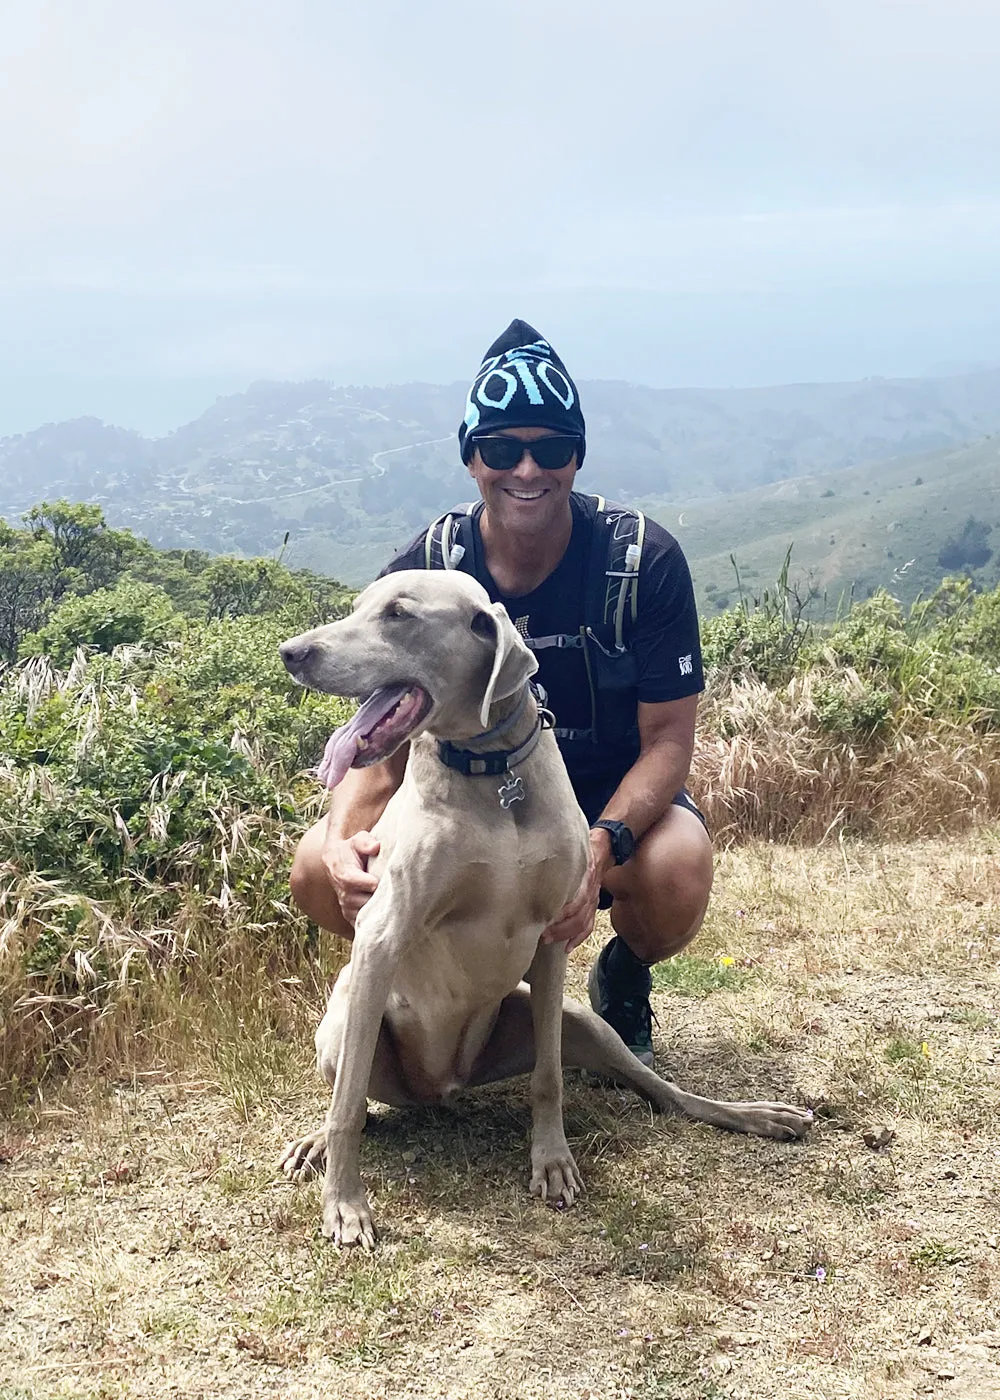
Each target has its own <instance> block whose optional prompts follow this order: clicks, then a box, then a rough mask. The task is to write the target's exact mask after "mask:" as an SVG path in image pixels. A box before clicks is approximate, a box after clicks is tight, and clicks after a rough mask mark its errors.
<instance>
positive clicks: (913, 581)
mask: <svg viewBox="0 0 1000 1400" xmlns="http://www.w3.org/2000/svg"><path fill="white" fill-rule="evenodd" d="M642 504H643V505H644V506H645V508H646V509H647V510H648V511H649V513H650V514H651V515H652V516H653V517H654V518H655V519H658V520H660V521H661V522H662V523H663V524H664V525H666V526H667V528H668V529H670V530H671V531H672V532H673V533H674V534H675V535H676V536H677V537H678V539H679V540H680V541H681V543H682V544H683V546H684V550H685V553H686V554H687V556H688V559H689V560H690V563H691V569H692V573H693V574H694V577H695V582H696V586H697V588H698V593H699V596H700V600H701V602H702V605H703V607H704V608H706V609H707V610H709V611H711V610H712V609H713V608H716V609H718V608H722V607H726V606H728V605H729V604H731V603H732V602H734V601H736V599H737V597H738V589H737V585H736V574H735V571H734V569H733V564H732V561H731V559H730V555H734V556H735V558H736V562H737V565H738V566H739V573H740V578H741V579H742V582H743V586H744V590H745V591H746V592H747V593H749V594H751V595H752V594H755V593H757V592H759V590H760V589H761V588H762V587H766V586H767V585H768V584H770V583H773V581H774V579H775V577H776V575H777V573H778V570H779V569H780V567H781V564H782V561H783V559H784V556H785V553H786V551H787V550H788V548H789V547H791V549H792V564H791V568H790V576H791V577H792V578H795V579H798V580H799V581H800V582H803V583H806V582H808V583H812V584H814V585H815V586H816V587H817V588H819V589H820V591H821V592H822V593H824V594H825V595H826V596H827V598H828V600H830V601H831V602H834V603H835V602H836V600H837V598H838V597H839V596H840V595H841V594H843V593H846V592H849V591H850V590H851V589H852V588H853V590H854V592H855V594H857V595H860V596H865V595H866V594H868V593H870V592H871V591H872V590H873V589H875V588H878V587H884V588H888V589H889V590H890V591H891V592H892V593H894V594H895V595H896V596H898V597H900V598H901V599H904V600H905V601H907V602H909V601H912V599H913V598H915V597H916V596H917V595H918V594H919V593H926V592H928V591H929V590H931V589H933V588H934V587H936V585H937V584H938V583H939V582H940V580H941V577H942V575H944V574H947V573H958V572H965V571H968V572H970V573H971V574H972V577H973V578H975V579H976V581H977V582H978V583H981V584H982V585H983V586H989V587H992V586H993V585H995V584H996V583H997V582H1000V437H997V438H985V439H983V440H981V441H980V442H977V443H974V444H972V445H970V446H968V447H963V448H958V449H955V450H949V451H945V452H936V453H926V454H922V455H918V456H908V457H902V458H897V459H892V460H890V461H887V462H876V463H871V464H868V465H866V466H864V467H852V468H847V469H845V470H842V471H837V472H824V473H819V474H815V475H810V476H801V477H795V478H792V479H790V480H787V481H782V482H778V483H774V484H772V485H769V486H763V487H757V488H756V489H754V490H752V491H744V492H740V493H738V494H735V495H732V496H728V497H725V498H722V499H719V498H715V499H712V500H702V501H696V502H685V503H684V504H683V506H682V507H681V508H678V506H677V505H676V504H674V503H669V502H666V501H663V500H657V499H651V500H647V501H644V502H643V503H642ZM969 520H973V521H975V522H978V529H974V530H973V532H972V534H973V536H974V537H975V538H981V539H982V540H984V541H985V545H984V548H985V550H987V551H992V552H991V556H990V557H989V558H988V559H987V560H985V562H984V563H983V564H981V565H980V566H979V567H978V568H974V569H971V570H965V569H963V568H961V567H960V566H957V565H956V563H955V562H954V561H955V560H956V559H957V558H958V557H959V555H960V554H961V545H962V543H963V541H964V542H965V543H966V544H967V543H968V540H969V534H968V532H967V529H966V526H967V522H968V521H969ZM949 542H951V543H952V544H953V545H956V544H957V545H958V546H959V550H958V553H957V554H956V553H955V551H954V550H953V551H952V553H951V554H948V553H947V550H946V546H947V545H948V544H949ZM982 552H983V551H982V549H981V550H980V553H982ZM970 557H973V558H974V557H977V556H976V555H975V553H974V552H972V553H970Z"/></svg>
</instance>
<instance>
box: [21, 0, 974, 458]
mask: <svg viewBox="0 0 1000 1400" xmlns="http://www.w3.org/2000/svg"><path fill="white" fill-rule="evenodd" d="M998 39H1000V10H998V8H997V7H996V5H995V3H994V0H947V3H945V0H898V2H897V0H838V3H827V0H807V2H806V3H803V0H797V3H786V0H770V3H769V0H753V3H751V0H746V2H745V3H741V0H702V3H700V4H699V5H697V6H693V5H690V4H686V3H685V4H680V3H673V0H655V3H654V2H652V0H651V2H650V3H645V0H633V3H629V0H623V2H622V3H619V4H618V5H617V6H612V5H609V4H607V3H595V2H594V0H575V3H564V0H536V3H534V4H528V3H523V0H508V3H500V4H497V5H494V6H491V7H488V8H481V7H476V8H472V7H469V6H468V5H466V4H461V3H451V0H424V3H421V4H419V5H415V4H413V3H409V4H403V3H397V0H372V3H369V4H361V3H353V4H350V5H345V4H343V3H341V4H336V3H330V0H325V3H319V0H283V2H282V3H281V4H278V3H276V0H275V3H252V0H251V2H250V3H240V4H238V5H237V4H235V3H222V0H197V3H194V0H170V3H159V0H142V3H141V4H138V5H137V4H136V3H135V0H131V3H125V0H88V3H87V4H80V3H79V0H35V3H33V4H32V5H31V6H20V7H17V8H14V7H9V9H8V11H7V12H6V13H5V17H4V48H5V58H6V60H7V61H6V63H5V65H4V67H5V83H4V86H3V87H2V89H0V201H2V208H0V215H2V217H0V323H2V325H3V336H2V338H0V385H2V388H0V432H14V431H23V430H26V429H29V428H31V427H34V426H37V424H38V423H40V422H42V421H44V420H46V419H54V418H61V417H67V416H73V415H76V414H80V413H85V412H89V413H95V414H98V415H99V416H102V417H105V418H107V419H109V420H111V421H115V422H118V423H122V424H124V425H126V426H134V427H140V428H143V429H145V430H147V431H165V430H166V429H168V428H170V427H172V426H175V425H177V424H178V423H180V422H182V421H184V420H185V419H186V418H189V417H192V416H194V415H195V414H197V413H198V412H199V411H200V410H201V409H202V408H204V407H205V406H206V405H207V404H208V403H209V402H211V400H212V398H213V397H214V396H215V395H216V394H218V393H224V392H232V391H234V390H238V389H241V388H243V387H245V386H246V384H247V383H248V382H250V381H251V380H253V379H260V378H312V377H329V378H333V379H336V380H337V381H338V382H368V383H381V382H386V381H390V380H395V381H399V380H412V379H420V380H430V381H436V382H448V381H451V380H456V379H467V378H469V377H470V375H471V374H472V372H473V370H474V369H475V366H476V364H477V363H478V360H479V357H480V356H481V354H482V352H483V350H484V349H485V347H486V345H487V344H488V343H489V342H490V340H491V339H492V338H493V336H494V335H495V334H496V332H497V331H498V330H499V329H500V328H501V327H502V326H503V325H504V324H505V323H506V322H507V321H508V320H509V319H510V318H511V317H512V316H514V315H519V316H523V317H525V318H527V319H528V320H531V321H533V322H534V323H535V324H536V325H538V326H539V327H540V328H541V329H542V331H543V333H545V334H547V335H548V336H549V337H550V339H551V340H552V341H553V342H554V343H555V344H556V346H557V348H558V349H559V350H560V352H561V353H562V355H563V357H564V358H565V359H566V360H567V362H568V364H569V366H570V368H571V370H572V372H573V374H574V375H575V376H576V377H578V378H582V379H586V378H621V379H631V380H637V381H641V382H646V383H650V384H655V385H692V384H704V385H721V384H761V383H773V382H783V381H788V380H803V379H850V378H860V377H863V376H866V375H872V374H884V375H897V374H902V375H913V374H922V373H926V372H939V371H943V372H948V371H952V370H959V369H963V368H966V367H969V366H972V365H977V364H997V363H1000V251H998V250H1000V162H998V160H997V158H996V145H997V133H998V130H1000V121H998V117H1000V95H998V87H1000V85H998V84H997V82H996V73H997V69H998V59H1000V42H998Z"/></svg>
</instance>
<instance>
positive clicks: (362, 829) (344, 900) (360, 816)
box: [322, 744, 410, 927]
mask: <svg viewBox="0 0 1000 1400" xmlns="http://www.w3.org/2000/svg"><path fill="white" fill-rule="evenodd" d="M409 752H410V746H409V744H402V745H401V746H400V747H399V748H398V749H397V750H396V752H395V753H394V754H393V755H392V756H391V758H387V759H385V760H384V761H383V762H382V763H373V764H372V766H371V767H370V768H349V769H348V771H347V773H346V775H345V776H344V778H343V780H342V781H341V782H340V783H338V785H337V787H336V788H335V789H334V793H333V797H332V798H331V801H330V807H329V810H328V811H327V815H326V835H325V838H324V841H323V855H322V860H323V867H324V869H325V870H326V873H327V875H328V877H329V879H330V883H331V884H332V885H333V889H334V892H335V894H336V896H337V903H338V904H339V905H340V911H341V913H342V915H343V917H344V918H345V919H346V921H347V923H348V924H350V925H351V927H353V926H354V921H355V919H356V918H357V917H358V914H359V912H360V910H361V909H362V908H363V906H364V905H365V904H367V903H368V900H369V899H370V898H371V897H372V895H373V894H374V892H375V887H376V885H377V884H378V880H377V879H376V878H375V876H374V875H372V874H370V873H369V870H368V862H369V861H370V860H371V859H372V857H373V856H376V855H377V854H378V851H379V842H378V838H377V837H376V836H373V835H372V827H373V826H374V825H375V823H376V822H377V821H378V819H379V817H380V816H381V815H382V813H383V812H384V811H385V809H386V806H387V804H388V802H389V799H390V797H392V795H393V793H394V792H395V791H396V790H397V789H398V787H399V786H400V784H401V783H402V781H403V773H404V772H405V770H406V760H407V756H408V754H409Z"/></svg>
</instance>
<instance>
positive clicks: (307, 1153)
mask: <svg viewBox="0 0 1000 1400" xmlns="http://www.w3.org/2000/svg"><path fill="white" fill-rule="evenodd" d="M325 1169H326V1129H325V1128H318V1129H317V1130H316V1132H314V1133H309V1134H307V1136H306V1137H303V1138H299V1139H298V1140H297V1141H296V1142H291V1143H289V1145H288V1146H287V1147H286V1148H285V1150H284V1152H283V1153H282V1154H281V1158H280V1160H279V1162H278V1170H279V1171H282V1172H284V1174H285V1176H287V1177H288V1179H289V1181H307V1180H308V1179H309V1177H311V1176H322V1175H323V1172H324V1170H325Z"/></svg>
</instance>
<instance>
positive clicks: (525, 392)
mask: <svg viewBox="0 0 1000 1400" xmlns="http://www.w3.org/2000/svg"><path fill="white" fill-rule="evenodd" d="M500 428H551V429H552V431H553V432H557V433H567V434H570V435H572V436H575V437H578V438H579V439H580V449H579V451H578V452H577V454H576V460H577V463H578V465H582V463H583V454H584V452H585V450H586V437H585V434H586V428H585V425H584V421H583V414H582V413H581V412H580V397H579V395H578V394H577V392H576V385H575V384H574V383H573V381H572V379H570V377H569V375H568V373H567V372H566V366H565V365H564V364H563V362H562V360H560V358H559V356H558V355H557V354H556V352H555V351H554V350H553V349H552V346H551V345H550V344H549V343H548V341H547V340H543V339H542V337H541V336H540V335H539V334H538V332H537V331H536V330H535V328H534V326H529V325H528V323H527V321H511V323H510V325H509V326H508V327H507V329H506V330H505V331H504V333H503V335H501V336H499V337H498V338H497V339H496V340H495V341H494V342H493V344H492V345H491V346H490V348H489V349H488V350H487V352H486V358H485V359H484V360H483V363H482V364H481V365H480V366H479V373H478V374H477V375H476V377H475V379H474V380H473V381H472V388H471V389H470V390H469V397H468V398H467V399H466V402H465V420H464V422H463V423H462V424H461V426H460V427H459V430H458V445H459V448H460V449H461V452H462V461H463V462H466V463H468V461H469V458H470V457H471V456H472V452H473V447H472V439H473V438H474V437H476V436H477V435H479V434H482V433H495V432H497V431H498V429H500Z"/></svg>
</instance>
